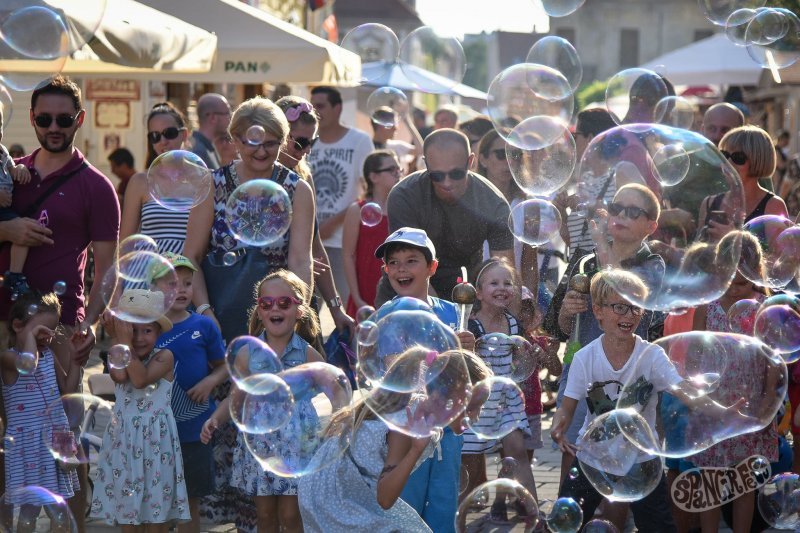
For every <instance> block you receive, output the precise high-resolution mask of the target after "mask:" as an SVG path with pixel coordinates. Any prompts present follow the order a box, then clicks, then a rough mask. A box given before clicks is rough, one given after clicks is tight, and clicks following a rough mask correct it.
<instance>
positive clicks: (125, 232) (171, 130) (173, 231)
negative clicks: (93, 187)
mask: <svg viewBox="0 0 800 533" xmlns="http://www.w3.org/2000/svg"><path fill="white" fill-rule="evenodd" d="M188 136H189V129H188V128H187V127H186V118H185V117H184V116H183V114H182V113H181V112H180V111H179V110H178V109H176V108H175V107H174V106H173V105H172V104H171V103H169V102H162V103H159V104H156V105H154V106H153V108H152V109H151V110H150V114H149V115H147V164H146V165H145V166H146V168H150V165H151V164H152V163H153V160H155V158H156V157H158V156H160V155H161V154H163V153H165V152H169V151H171V150H181V149H183V148H184V144H185V143H186V139H187V138H188ZM188 221H189V211H170V210H169V209H167V208H166V207H163V206H162V205H160V204H158V203H157V202H156V201H155V200H153V198H152V197H151V196H150V191H149V190H148V186H147V171H144V172H139V173H137V174H135V175H134V176H133V177H132V178H131V179H130V182H129V183H128V188H127V189H126V190H125V198H124V204H123V207H122V221H121V223H120V230H119V240H120V241H122V240H124V239H125V238H126V237H130V236H131V235H133V234H134V233H141V234H144V235H147V236H148V237H152V238H153V240H154V241H156V244H157V245H158V252H159V253H164V252H174V253H177V254H179V253H181V252H182V251H183V243H184V241H185V240H186V224H187V222H188Z"/></svg>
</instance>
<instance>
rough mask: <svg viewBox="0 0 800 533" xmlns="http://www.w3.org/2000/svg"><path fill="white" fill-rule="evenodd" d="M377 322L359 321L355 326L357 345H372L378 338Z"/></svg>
mask: <svg viewBox="0 0 800 533" xmlns="http://www.w3.org/2000/svg"><path fill="white" fill-rule="evenodd" d="M377 327H378V326H377V324H375V322H373V321H371V320H365V321H363V322H361V323H360V324H359V325H358V327H357V328H356V339H358V344H359V346H372V345H373V344H375V342H376V341H377V340H378V335H377V332H376V331H375V330H376V328H377Z"/></svg>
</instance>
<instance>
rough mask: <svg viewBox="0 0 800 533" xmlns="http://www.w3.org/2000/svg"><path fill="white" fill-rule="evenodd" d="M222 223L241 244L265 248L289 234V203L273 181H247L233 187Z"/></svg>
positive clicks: (283, 192) (279, 187) (284, 193)
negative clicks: (226, 225) (223, 222)
mask: <svg viewBox="0 0 800 533" xmlns="http://www.w3.org/2000/svg"><path fill="white" fill-rule="evenodd" d="M225 222H226V223H227V224H228V227H229V228H230V230H231V232H232V233H233V235H234V237H236V238H237V239H238V240H239V241H241V242H242V243H244V244H246V245H248V246H266V245H268V244H272V243H274V242H276V241H278V240H279V239H280V238H282V237H283V235H284V234H285V233H286V232H287V231H288V230H289V226H290V225H291V223H292V201H291V200H290V199H289V195H288V194H287V193H286V191H285V190H284V188H283V187H281V186H280V185H278V184H277V183H275V182H274V181H270V180H262V179H258V180H250V181H247V182H245V183H243V184H241V185H239V186H238V187H236V189H235V190H234V191H233V192H232V193H231V195H230V196H229V197H228V202H227V203H226V204H225Z"/></svg>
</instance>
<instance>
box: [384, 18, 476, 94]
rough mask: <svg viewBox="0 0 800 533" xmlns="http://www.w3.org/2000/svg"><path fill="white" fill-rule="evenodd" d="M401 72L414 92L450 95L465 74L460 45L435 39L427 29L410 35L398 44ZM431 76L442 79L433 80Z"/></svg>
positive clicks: (439, 36) (450, 39) (463, 58)
mask: <svg viewBox="0 0 800 533" xmlns="http://www.w3.org/2000/svg"><path fill="white" fill-rule="evenodd" d="M399 57H400V59H401V61H400V68H401V69H402V70H403V74H405V75H406V77H407V78H408V79H409V80H410V81H411V83H413V84H414V86H415V88H417V89H419V90H421V91H424V92H429V93H438V94H441V93H449V92H450V91H451V90H452V88H453V87H455V86H456V85H457V84H459V83H461V80H462V79H464V74H466V72H467V60H466V56H465V54H464V48H463V47H462V46H461V42H460V41H459V40H458V39H456V38H455V37H445V36H441V35H438V34H437V33H436V30H434V29H433V28H431V27H429V26H421V27H419V28H417V29H416V30H414V31H412V32H411V33H409V34H408V35H406V37H405V38H404V39H403V42H402V43H400V52H399ZM430 72H433V73H435V74H438V75H439V76H441V78H438V77H437V78H436V79H433V78H432V77H431V76H430Z"/></svg>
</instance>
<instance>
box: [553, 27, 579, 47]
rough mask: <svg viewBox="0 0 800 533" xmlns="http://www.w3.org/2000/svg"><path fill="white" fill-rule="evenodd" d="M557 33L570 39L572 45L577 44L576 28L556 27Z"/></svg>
mask: <svg viewBox="0 0 800 533" xmlns="http://www.w3.org/2000/svg"><path fill="white" fill-rule="evenodd" d="M555 33H556V35H558V36H559V37H561V38H562V39H566V40H567V41H569V42H570V43H571V44H572V46H577V43H576V42H575V28H556V32H555Z"/></svg>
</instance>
